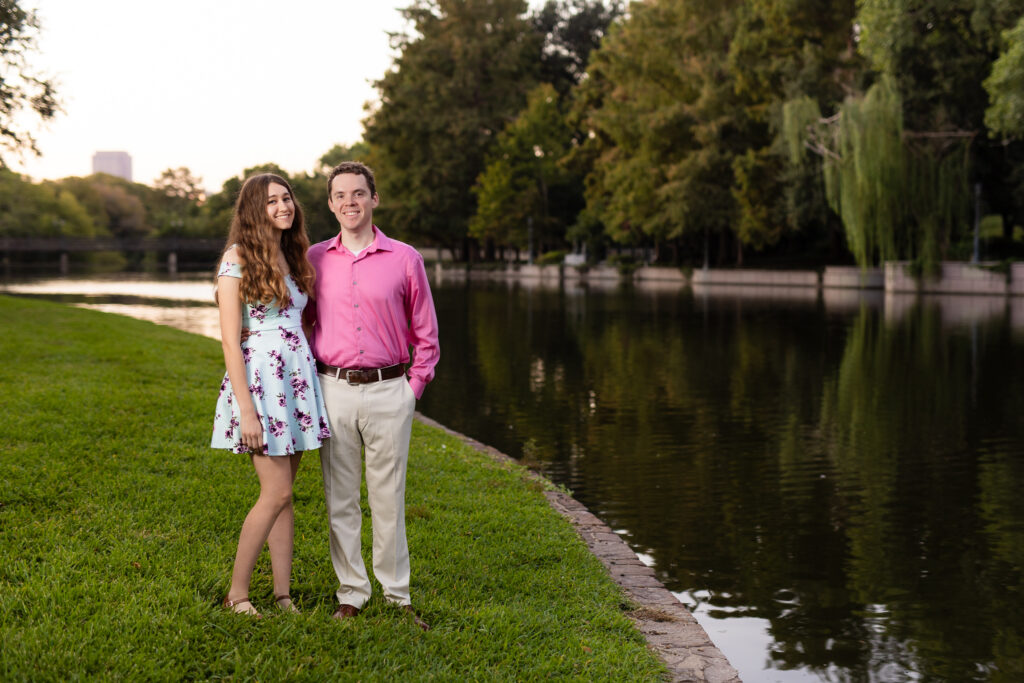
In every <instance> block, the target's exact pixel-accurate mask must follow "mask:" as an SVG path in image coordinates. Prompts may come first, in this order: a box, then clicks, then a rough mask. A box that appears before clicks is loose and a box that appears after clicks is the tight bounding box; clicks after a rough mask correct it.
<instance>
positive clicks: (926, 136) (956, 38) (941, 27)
mask: <svg viewBox="0 0 1024 683" xmlns="http://www.w3.org/2000/svg"><path fill="white" fill-rule="evenodd" d="M859 6H860V11H859V13H858V18H857V22H858V26H859V27H860V28H861V39H860V45H859V49H860V50H861V52H862V53H863V54H864V55H865V56H866V57H867V58H868V60H869V62H870V63H871V65H872V66H873V67H874V69H875V70H876V71H878V72H879V73H881V74H886V75H888V76H889V77H891V78H893V79H894V81H895V83H896V85H897V91H898V93H899V95H900V97H901V98H902V101H903V116H904V128H905V130H907V131H908V132H910V133H911V134H910V135H908V141H909V142H910V143H911V145H912V147H913V153H914V154H915V156H916V157H917V159H918V163H921V164H931V165H932V166H933V168H934V169H937V168H938V166H940V165H944V164H948V163H950V161H949V159H948V156H949V154H957V153H958V152H957V151H956V149H955V148H956V147H957V145H955V144H950V143H951V141H953V140H955V139H956V135H958V134H963V133H967V134H970V135H971V136H972V137H971V143H970V148H969V158H968V163H969V164H970V166H969V169H968V175H967V177H966V178H964V179H962V180H958V181H957V182H962V183H963V184H965V185H967V187H965V188H963V189H962V190H950V191H949V192H959V191H963V192H965V193H970V192H971V188H970V185H971V184H973V183H979V184H980V186H981V190H982V195H983V198H984V199H985V200H986V204H987V205H988V207H989V208H990V209H991V210H993V211H994V212H995V213H999V214H1001V215H1002V216H1003V228H1004V230H1005V231H1006V236H1007V237H1009V235H1010V234H1012V229H1013V223H1014V220H1015V219H1018V220H1019V219H1020V217H1021V215H1022V214H1024V197H1021V196H1020V192H1019V189H1020V186H1018V185H1016V184H1015V183H1014V182H1013V181H1012V179H1013V178H1019V177H1020V174H1021V173H1022V170H1024V150H1022V149H1021V147H1020V145H1019V144H1016V145H1003V144H1001V142H1000V141H997V140H993V139H991V138H990V137H989V135H988V134H987V129H986V124H985V112H986V110H987V109H988V106H989V100H988V97H987V93H986V92H985V89H984V86H983V84H984V82H985V79H986V78H987V77H989V75H990V73H991V71H992V66H993V63H994V62H995V61H996V60H997V59H998V58H999V56H1000V54H1001V51H1002V49H1003V48H1004V46H1005V39H1004V36H1005V32H1006V31H1007V30H1009V29H1011V28H1012V27H1013V26H1014V25H1016V24H1017V22H1018V21H1019V20H1020V18H1021V14H1022V13H1024V7H1022V6H1021V4H1020V2H1019V0H941V1H940V0H859ZM914 134H918V135H914ZM938 174H939V171H938V170H933V175H938ZM1008 181H1009V182H1008ZM947 194H948V192H947ZM956 223H957V224H958V226H963V231H965V232H966V231H967V226H969V225H970V220H969V216H965V217H963V218H961V219H959V220H957V221H956ZM953 237H954V238H955V237H956V235H953Z"/></svg>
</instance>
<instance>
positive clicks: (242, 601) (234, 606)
mask: <svg viewBox="0 0 1024 683" xmlns="http://www.w3.org/2000/svg"><path fill="white" fill-rule="evenodd" d="M246 605H248V607H246ZM224 608H225V609H229V610H231V611H232V612H234V613H235V614H248V615H249V616H253V617H256V618H257V619H259V618H260V616H261V615H260V613H259V611H258V610H257V609H256V606H255V605H253V604H252V602H251V601H250V600H249V596H248V595H247V596H245V597H244V598H238V599H237V600H231V599H229V598H227V597H225V598H224Z"/></svg>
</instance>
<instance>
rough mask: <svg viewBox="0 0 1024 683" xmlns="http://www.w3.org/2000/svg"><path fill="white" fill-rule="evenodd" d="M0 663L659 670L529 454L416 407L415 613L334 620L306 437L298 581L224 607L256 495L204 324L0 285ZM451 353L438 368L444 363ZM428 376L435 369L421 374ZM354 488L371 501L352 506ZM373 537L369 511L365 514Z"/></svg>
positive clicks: (115, 675)
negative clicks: (507, 451) (288, 600)
mask: <svg viewBox="0 0 1024 683" xmlns="http://www.w3.org/2000/svg"><path fill="white" fill-rule="evenodd" d="M0 320H2V321H3V322H2V323H0V330H2V334H0V358H2V362H0V680H3V681H12V680H14V681H16V680H31V681H46V680H69V679H85V678H88V679H94V678H99V679H126V680H176V679H183V678H184V679H219V678H234V679H259V680H282V679H292V680H327V679H329V680H352V681H355V680H361V681H389V680H452V681H454V680H537V679H575V680H631V681H632V680H658V679H660V678H661V677H662V676H663V675H664V669H663V667H662V666H661V664H660V663H659V662H658V660H657V659H656V658H655V657H654V656H653V655H652V654H651V653H650V652H649V651H648V650H647V649H646V647H645V644H644V641H643V638H642V637H641V636H640V635H639V634H638V633H637V632H636V631H635V630H634V629H633V627H632V625H631V623H630V622H629V621H628V619H627V618H626V617H625V616H624V613H623V612H624V610H626V609H628V608H629V606H628V605H627V604H625V599H624V598H623V596H622V593H621V592H620V591H619V589H618V588H617V587H616V586H615V585H614V583H613V582H612V581H611V580H610V579H609V578H608V576H607V574H606V573H605V571H604V569H603V567H602V566H601V565H600V563H599V562H598V561H597V559H596V558H594V557H593V556H592V555H590V554H589V552H588V551H587V549H586V547H585V545H584V544H583V543H582V541H581V540H579V538H578V537H577V536H576V535H575V533H574V532H573V530H572V528H571V527H570V526H569V524H568V523H567V522H566V521H564V520H563V519H562V518H561V517H560V516H559V515H558V514H557V513H555V512H554V511H552V510H551V509H550V508H549V507H548V505H547V503H546V501H545V500H544V497H543V495H542V493H541V491H540V490H539V488H540V487H539V485H538V484H536V483H532V482H530V481H528V480H527V479H526V478H525V477H524V476H523V470H521V469H519V468H510V467H507V466H502V465H499V464H497V463H494V462H493V461H491V460H489V459H488V458H486V457H485V456H483V455H481V454H479V453H477V452H476V451H474V450H472V449H471V448H469V447H468V446H466V445H464V444H462V442H460V441H459V440H458V439H455V438H452V437H449V436H447V435H446V434H444V433H443V432H441V431H440V430H436V429H432V428H428V427H426V426H424V425H421V424H418V423H417V424H416V425H415V427H414V431H413V445H412V451H411V455H410V461H409V475H408V494H407V507H408V513H407V517H408V534H409V544H410V550H411V553H412V569H413V570H412V591H413V601H414V604H415V605H416V607H417V608H418V610H419V611H420V613H421V614H422V615H423V617H424V618H425V619H426V620H427V621H428V622H430V624H431V625H432V627H433V628H432V630H431V631H429V632H426V633H424V632H421V631H420V630H419V629H417V628H416V627H415V626H414V625H412V624H411V623H410V622H409V621H408V620H406V619H403V618H402V616H401V615H400V614H399V613H398V612H397V610H394V609H393V608H390V607H389V606H387V605H386V604H384V603H383V601H382V600H381V599H380V597H379V593H378V594H377V595H375V597H374V599H373V600H371V602H370V603H369V604H368V605H367V608H366V609H365V610H364V612H363V613H362V614H361V615H360V616H359V617H357V618H355V619H352V620H348V621H346V622H344V623H337V622H335V621H333V620H332V619H331V618H330V615H331V612H332V611H333V610H334V607H335V604H334V603H335V601H334V590H335V588H336V587H337V586H336V579H335V577H334V572H333V570H332V568H331V563H330V559H329V554H328V548H327V534H326V513H325V511H324V504H323V496H322V493H321V487H320V470H319V463H318V460H317V455H316V454H315V453H309V454H307V455H306V457H305V458H304V460H303V463H302V466H301V468H300V470H299V474H298V478H297V481H296V490H295V515H296V543H295V569H294V575H293V587H292V595H293V597H294V598H295V600H296V603H297V604H298V605H299V606H300V607H301V608H302V610H303V613H302V614H301V615H298V616H291V615H284V614H280V613H278V612H276V610H274V609H273V602H272V595H271V593H272V591H271V585H270V567H269V560H268V558H267V556H266V554H264V556H263V557H262V558H261V560H260V563H259V564H258V565H257V568H256V575H255V579H254V583H253V587H252V591H251V595H252V598H253V601H254V602H255V603H256V604H257V606H259V607H260V608H261V609H262V610H263V611H264V613H265V614H266V615H267V616H266V617H265V618H264V619H262V620H260V621H255V620H252V619H250V618H247V617H245V616H239V615H234V614H230V613H228V612H226V611H224V610H223V609H222V608H221V607H220V600H221V599H222V598H223V596H224V594H225V591H226V590H227V586H228V581H229V575H230V571H231V563H232V560H233V557H234V551H235V543H236V541H237V535H238V531H239V528H240V526H241V523H242V519H243V517H244V516H245V513H246V511H247V510H248V508H249V506H250V505H251V504H252V503H253V501H254V500H255V498H256V495H257V493H258V484H257V480H256V476H255V474H254V472H253V471H252V466H251V465H250V464H249V461H248V458H246V457H245V456H237V455H232V454H229V453H227V452H225V451H214V450H212V449H210V448H209V446H208V444H209V440H210V430H211V429H212V419H213V408H214V403H215V401H216V393H217V389H218V387H219V385H220V378H221V376H222V374H223V361H222V357H221V351H220V345H219V344H218V343H217V342H216V341H213V340H210V339H206V338H203V337H199V336H196V335H191V334H186V333H183V332H179V331H176V330H172V329H170V328H167V327H160V326H157V325H153V324H150V323H146V322H141V321H137V320H131V319H128V318H122V317H119V316H113V315H106V314H102V313H96V312H92V311H87V310H81V309H76V308H71V307H67V306H62V305H58V304H52V303H48V302H42V301H36V300H29V299H17V298H10V297H3V296H0ZM439 371H441V372H443V367H441V368H439ZM428 390H429V389H428ZM364 508H365V504H364ZM364 519H365V523H364V554H365V556H366V557H367V558H368V557H369V541H370V537H369V517H368V512H367V513H366V516H365V517H364Z"/></svg>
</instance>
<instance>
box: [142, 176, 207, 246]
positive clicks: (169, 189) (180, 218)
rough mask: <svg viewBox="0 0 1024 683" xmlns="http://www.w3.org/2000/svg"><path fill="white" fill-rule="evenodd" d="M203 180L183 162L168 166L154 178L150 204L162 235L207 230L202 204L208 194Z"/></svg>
mask: <svg viewBox="0 0 1024 683" xmlns="http://www.w3.org/2000/svg"><path fill="white" fill-rule="evenodd" d="M202 183H203V180H202V178H198V177H196V176H194V175H192V172H191V171H190V170H189V169H188V168H185V167H184V166H182V167H179V168H168V169H166V170H164V172H163V173H161V174H160V176H159V177H158V178H157V179H156V180H154V181H153V194H152V199H151V200H150V202H149V206H148V207H147V208H148V210H149V213H150V220H151V222H152V223H153V225H154V226H156V230H157V233H158V234H160V235H162V236H175V237H177V236H182V237H184V236H189V237H198V236H202V235H204V234H205V232H206V224H205V222H203V221H201V220H200V205H201V204H202V202H203V200H204V199H205V198H206V193H205V192H204V191H203V188H202Z"/></svg>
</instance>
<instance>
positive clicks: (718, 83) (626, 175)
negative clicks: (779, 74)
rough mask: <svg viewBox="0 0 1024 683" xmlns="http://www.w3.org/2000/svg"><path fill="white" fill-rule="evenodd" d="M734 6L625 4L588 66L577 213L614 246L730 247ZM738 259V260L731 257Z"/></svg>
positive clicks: (741, 141) (738, 132) (737, 136)
mask: <svg viewBox="0 0 1024 683" xmlns="http://www.w3.org/2000/svg"><path fill="white" fill-rule="evenodd" d="M740 5H741V0H726V1H725V2H712V1H711V0H701V1H696V2H695V1H693V0H687V1H683V0H656V1H653V2H647V3H633V4H632V5H631V6H630V13H629V16H628V18H627V19H626V20H624V21H622V22H621V23H618V24H615V25H613V28H612V29H611V30H610V31H609V35H608V37H607V39H606V40H605V41H603V43H602V45H601V48H600V49H598V50H597V51H595V52H594V53H593V54H592V56H591V62H590V67H589V69H588V73H589V74H590V75H591V77H592V79H588V81H587V82H585V83H584V84H583V88H584V89H588V88H599V89H602V90H603V93H601V94H599V95H594V94H583V95H581V99H582V100H583V101H589V102H595V103H596V106H595V107H594V108H593V109H591V110H590V111H589V112H588V114H587V119H586V122H587V126H588V128H589V132H590V136H589V141H588V145H590V146H592V147H593V148H596V153H595V160H594V168H593V171H592V172H591V173H590V174H589V176H588V177H587V189H586V196H587V212H588V214H589V215H590V216H591V217H594V218H597V219H598V220H600V222H601V223H603V224H604V225H605V227H606V230H607V231H608V233H609V235H610V236H612V238H613V239H615V240H616V241H618V242H620V243H626V244H629V243H653V244H655V245H659V244H661V243H669V244H671V245H673V246H674V245H678V243H679V242H680V241H681V239H682V238H683V237H684V236H686V235H702V234H703V235H710V234H716V233H717V234H718V235H720V236H721V237H722V238H723V239H728V238H730V237H734V234H735V233H734V232H733V226H734V225H735V221H736V218H737V207H736V202H735V201H734V199H733V197H732V193H731V188H732V186H733V184H734V173H733V163H734V160H735V159H736V157H737V155H738V154H740V153H741V152H742V151H743V150H744V149H745V147H747V146H748V144H747V143H746V138H747V136H748V135H749V123H750V122H749V121H748V120H747V119H746V117H745V114H744V109H743V106H742V101H741V99H740V98H739V97H738V95H737V93H736V90H735V87H734V84H733V82H732V79H731V77H730V75H729V73H728V61H727V57H728V48H729V40H730V38H731V36H732V35H733V32H734V31H735V27H736V21H737V13H736V12H737V8H738V7H739V6H740ZM737 256H738V257H739V252H737Z"/></svg>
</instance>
